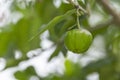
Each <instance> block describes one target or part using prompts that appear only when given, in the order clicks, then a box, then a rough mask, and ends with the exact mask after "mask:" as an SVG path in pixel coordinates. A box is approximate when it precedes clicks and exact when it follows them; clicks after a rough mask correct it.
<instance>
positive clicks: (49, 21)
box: [0, 0, 120, 80]
mask: <svg viewBox="0 0 120 80" xmlns="http://www.w3.org/2000/svg"><path fill="white" fill-rule="evenodd" d="M56 1H57V0H56ZM59 1H60V6H58V5H57V6H55V5H56V4H57V3H55V0H33V1H32V0H31V1H29V2H28V1H27V0H25V1H24V0H21V1H20V2H19V1H18V0H13V2H12V4H11V6H10V10H11V12H15V11H17V12H19V13H20V14H22V15H23V16H22V17H21V18H20V19H19V20H18V21H17V22H16V23H12V22H11V23H9V24H7V25H5V26H4V27H0V57H1V58H4V59H5V60H6V66H5V69H7V68H10V67H15V66H17V65H18V64H19V63H20V62H22V61H24V60H28V59H29V57H28V56H27V53H28V52H29V51H31V50H34V49H38V48H40V49H42V47H41V46H40V44H41V41H42V39H40V36H41V35H42V33H43V32H45V31H47V30H48V32H49V37H48V40H50V41H52V42H53V44H54V45H55V46H56V49H55V50H54V51H53V53H52V55H51V56H50V57H49V60H48V61H50V60H51V59H53V58H54V57H56V56H57V55H58V54H59V53H60V52H62V54H63V55H64V57H67V54H68V51H69V50H67V49H66V48H65V45H64V36H65V33H66V32H67V31H69V30H72V29H76V28H77V25H76V23H77V21H76V17H77V16H76V9H77V7H80V8H79V9H80V13H81V15H80V16H79V23H80V26H81V27H82V28H84V29H86V30H88V31H90V32H91V33H92V35H93V37H94V39H95V38H96V37H98V36H99V35H100V36H102V38H103V40H104V46H105V48H104V49H105V52H104V53H103V54H104V55H105V57H103V58H100V59H98V60H96V61H91V62H90V63H89V64H87V65H86V66H82V64H81V63H79V61H78V62H76V63H74V62H73V61H72V60H69V59H66V60H65V62H64V66H65V70H64V72H63V74H59V73H52V74H50V75H48V76H46V77H41V76H39V75H38V74H37V73H36V70H34V67H32V66H30V67H28V68H27V69H26V70H24V71H16V72H15V73H14V76H15V77H16V79H18V80H29V79H30V78H31V77H32V76H37V77H38V78H39V79H40V80H86V78H87V76H88V75H89V74H91V73H94V72H97V73H98V74H99V80H120V69H119V67H120V26H119V25H120V15H119V13H120V11H119V8H120V6H119V4H120V1H119V0H77V1H78V3H79V6H78V5H76V4H74V3H72V2H71V1H72V0H67V2H64V1H62V0H59ZM54 3H55V4H54ZM114 5H117V7H116V6H114ZM118 7H119V8H118ZM97 19H98V20H97ZM98 43H99V41H98ZM98 46H99V45H98ZM16 51H19V52H21V54H22V56H21V57H20V58H19V59H16V58H15V52H16ZM77 55H78V56H79V54H77ZM85 55H87V51H86V52H84V54H83V55H82V57H84V56H85ZM33 57H36V56H33ZM82 57H80V58H82Z"/></svg>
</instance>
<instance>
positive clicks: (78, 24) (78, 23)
mask: <svg viewBox="0 0 120 80" xmlns="http://www.w3.org/2000/svg"><path fill="white" fill-rule="evenodd" d="M80 15H81V14H80V13H79V9H77V26H78V29H81V27H80V21H79V16H80Z"/></svg>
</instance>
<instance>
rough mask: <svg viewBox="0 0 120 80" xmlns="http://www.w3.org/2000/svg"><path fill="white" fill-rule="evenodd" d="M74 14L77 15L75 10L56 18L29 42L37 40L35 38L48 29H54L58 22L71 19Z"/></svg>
mask: <svg viewBox="0 0 120 80" xmlns="http://www.w3.org/2000/svg"><path fill="white" fill-rule="evenodd" d="M73 13H75V9H73V10H70V11H68V12H66V13H65V14H64V15H61V16H57V17H55V18H54V19H52V20H51V21H50V22H49V23H48V24H47V25H46V26H43V27H41V28H40V31H39V32H38V33H37V34H36V35H34V36H33V37H32V38H31V39H30V40H29V42H30V41H31V40H33V39H35V38H36V37H37V36H39V35H40V34H42V33H43V32H44V31H46V30H47V29H50V28H52V27H54V26H55V25H56V24H57V23H58V22H60V21H62V20H64V19H66V18H68V17H70V15H72V14H73Z"/></svg>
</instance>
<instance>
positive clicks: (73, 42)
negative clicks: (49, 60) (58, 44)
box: [64, 29, 93, 54]
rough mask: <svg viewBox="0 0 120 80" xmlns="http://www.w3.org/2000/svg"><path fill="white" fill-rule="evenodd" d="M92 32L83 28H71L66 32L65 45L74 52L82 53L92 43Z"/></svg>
mask: <svg viewBox="0 0 120 80" xmlns="http://www.w3.org/2000/svg"><path fill="white" fill-rule="evenodd" d="M92 38H93V37H92V34H91V33H90V32H89V31H87V30H85V29H73V30H70V31H68V32H67V33H66V36H65V40H64V43H65V46H66V48H67V49H68V50H70V51H72V52H74V53H78V54H79V53H83V52H85V51H87V50H88V48H89V46H90V45H91V43H92Z"/></svg>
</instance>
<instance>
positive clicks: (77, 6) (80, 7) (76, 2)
mask: <svg viewBox="0 0 120 80" xmlns="http://www.w3.org/2000/svg"><path fill="white" fill-rule="evenodd" d="M67 1H68V2H69V3H70V4H72V5H73V6H74V7H75V8H76V9H78V10H80V11H83V12H84V13H85V14H88V12H87V11H86V10H85V9H84V8H83V7H82V6H80V5H79V3H78V1H77V0H74V1H72V0H67Z"/></svg>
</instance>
